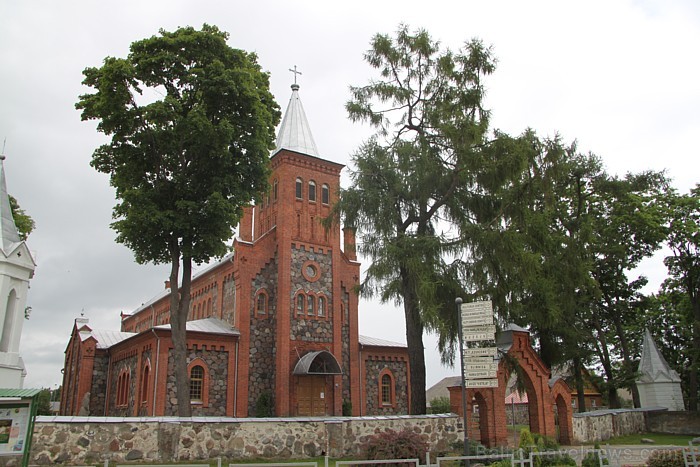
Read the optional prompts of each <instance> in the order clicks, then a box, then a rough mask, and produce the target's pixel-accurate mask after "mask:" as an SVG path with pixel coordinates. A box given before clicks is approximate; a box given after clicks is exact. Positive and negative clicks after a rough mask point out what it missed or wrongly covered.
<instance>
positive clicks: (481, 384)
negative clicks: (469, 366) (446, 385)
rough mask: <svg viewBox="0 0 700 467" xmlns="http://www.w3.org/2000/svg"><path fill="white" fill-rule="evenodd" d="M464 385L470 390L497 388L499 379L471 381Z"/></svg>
mask: <svg viewBox="0 0 700 467" xmlns="http://www.w3.org/2000/svg"><path fill="white" fill-rule="evenodd" d="M464 384H465V386H466V387H468V388H497V387H498V379H495V378H493V379H470V380H467V381H465V383H464Z"/></svg>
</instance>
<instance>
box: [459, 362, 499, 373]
mask: <svg viewBox="0 0 700 467" xmlns="http://www.w3.org/2000/svg"><path fill="white" fill-rule="evenodd" d="M464 369H465V370H466V371H471V370H487V371H498V363H493V362H491V363H472V362H465V363H464Z"/></svg>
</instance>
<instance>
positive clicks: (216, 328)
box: [155, 318, 241, 336]
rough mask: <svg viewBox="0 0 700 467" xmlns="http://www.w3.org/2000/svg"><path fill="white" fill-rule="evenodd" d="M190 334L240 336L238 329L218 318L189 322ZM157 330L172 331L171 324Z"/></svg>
mask: <svg viewBox="0 0 700 467" xmlns="http://www.w3.org/2000/svg"><path fill="white" fill-rule="evenodd" d="M185 327H186V329H187V331H188V332H208V333H212V334H228V335H231V336H240V335H241V333H240V332H239V331H238V329H235V328H233V327H232V326H231V325H230V324H228V323H227V322H225V321H222V320H220V319H218V318H204V319H198V320H195V321H188V322H187V324H186V325H185ZM155 329H170V324H161V325H160V326H155Z"/></svg>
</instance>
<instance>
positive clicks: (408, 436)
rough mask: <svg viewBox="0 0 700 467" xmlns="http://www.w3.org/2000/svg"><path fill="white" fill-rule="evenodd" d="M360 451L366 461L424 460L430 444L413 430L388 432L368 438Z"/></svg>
mask: <svg viewBox="0 0 700 467" xmlns="http://www.w3.org/2000/svg"><path fill="white" fill-rule="evenodd" d="M360 450H361V451H362V455H363V456H364V458H365V459H376V460H379V459H423V457H424V456H425V453H426V452H427V451H428V443H427V442H426V441H425V439H424V438H423V436H421V435H419V434H418V433H415V432H414V431H412V430H408V429H406V430H403V431H398V432H397V431H393V430H387V431H385V432H383V433H378V434H376V435H371V436H368V437H367V441H365V442H364V443H363V444H362V445H361V446H360Z"/></svg>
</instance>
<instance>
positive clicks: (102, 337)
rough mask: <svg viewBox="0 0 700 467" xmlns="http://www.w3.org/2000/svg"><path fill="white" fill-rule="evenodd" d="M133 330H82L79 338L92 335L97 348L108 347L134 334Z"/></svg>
mask: <svg viewBox="0 0 700 467" xmlns="http://www.w3.org/2000/svg"><path fill="white" fill-rule="evenodd" d="M135 335H136V333H135V332H121V331H109V330H106V329H92V330H90V331H89V332H86V331H83V332H81V333H80V339H81V340H83V341H84V340H85V339H87V338H88V337H90V336H92V337H94V338H95V340H96V341H97V348H98V349H108V348H110V347H112V346H113V345H115V344H118V343H120V342H121V341H123V340H126V339H128V338H130V337H131V336H135Z"/></svg>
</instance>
